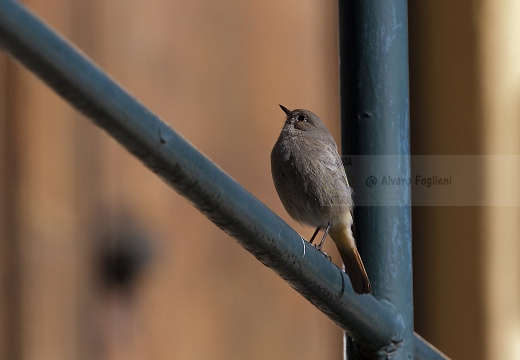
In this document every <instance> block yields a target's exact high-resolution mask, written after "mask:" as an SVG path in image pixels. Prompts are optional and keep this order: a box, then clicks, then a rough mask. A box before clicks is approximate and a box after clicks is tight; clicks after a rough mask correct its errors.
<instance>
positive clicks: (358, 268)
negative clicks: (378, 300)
mask: <svg viewBox="0 0 520 360" xmlns="http://www.w3.org/2000/svg"><path fill="white" fill-rule="evenodd" d="M331 230H332V229H331ZM330 237H331V238H332V240H334V242H335V243H336V246H337V247H338V250H339V254H340V255H341V259H342V260H343V264H345V272H346V273H347V274H348V276H349V277H350V282H351V283H352V288H353V289H354V291H355V292H356V293H358V294H369V293H371V292H372V287H371V286H370V281H369V280H368V275H367V272H366V270H365V266H364V265H363V261H362V260H361V256H360V255H359V252H358V250H357V247H356V243H355V240H354V236H353V235H352V230H351V229H350V227H342V228H341V229H339V231H335V232H333V231H331V232H330Z"/></svg>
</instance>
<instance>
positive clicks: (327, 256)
mask: <svg viewBox="0 0 520 360" xmlns="http://www.w3.org/2000/svg"><path fill="white" fill-rule="evenodd" d="M314 247H315V248H316V249H317V250H318V251H319V252H320V253H321V254H322V255H323V256H325V257H326V258H327V259H329V261H331V262H332V259H331V257H330V255H329V254H327V253H326V252H325V251H323V250H321V246H319V245H314Z"/></svg>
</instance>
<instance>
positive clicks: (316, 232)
mask: <svg viewBox="0 0 520 360" xmlns="http://www.w3.org/2000/svg"><path fill="white" fill-rule="evenodd" d="M320 230H321V226H318V227H317V228H316V231H315V232H314V234H312V237H311V241H309V242H310V243H311V244H312V242H313V241H314V238H315V237H316V235H318V231H320Z"/></svg>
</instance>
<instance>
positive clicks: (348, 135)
mask: <svg viewBox="0 0 520 360" xmlns="http://www.w3.org/2000/svg"><path fill="white" fill-rule="evenodd" d="M339 19H340V20H339V22H340V84H341V118H342V128H341V130H342V149H343V152H344V153H345V154H349V155H353V157H354V160H355V159H356V156H355V155H375V156H363V157H357V158H358V159H363V161H362V163H360V164H354V166H353V167H352V171H351V176H352V178H353V179H352V181H351V183H352V186H353V188H354V193H355V197H354V203H356V202H358V204H360V206H357V207H356V208H355V211H354V223H355V227H356V237H357V241H358V247H359V250H360V253H361V257H362V258H363V261H364V263H365V267H366V269H367V273H368V276H369V278H370V281H371V282H372V289H373V294H374V296H375V297H376V298H379V299H385V300H387V301H388V302H390V303H391V304H392V305H393V306H394V307H395V309H396V310H397V312H398V314H399V316H401V317H402V319H403V321H404V325H405V329H404V333H403V342H402V344H401V346H400V348H399V349H398V350H397V352H396V354H394V357H395V358H396V359H411V358H413V355H414V340H413V295H412V245H411V244H412V243H411V208H410V186H409V185H400V186H384V185H382V184H381V183H379V186H377V185H376V186H373V185H374V184H372V183H371V184H370V185H371V186H368V184H367V180H368V177H369V176H370V175H371V174H372V175H374V174H380V173H381V172H376V171H374V170H375V169H384V168H385V167H391V168H392V169H395V170H396V173H397V174H398V175H399V177H400V178H404V179H409V178H410V140H409V137H410V131H409V123H410V122H409V90H408V16H407V1H406V0H385V1H380V0H349V1H342V0H340V1H339ZM377 155H397V156H393V157H387V156H381V157H379V156H377ZM389 159H390V161H391V162H392V163H391V164H388V161H389ZM379 204H385V206H381V205H379ZM356 343H357V340H355V341H354V342H352V341H349V342H348V343H347V344H348V345H350V346H348V353H349V355H350V357H354V358H363V355H365V354H364V352H365V351H364V349H358V347H357V346H356ZM382 357H383V358H385V357H384V354H383V356H382Z"/></svg>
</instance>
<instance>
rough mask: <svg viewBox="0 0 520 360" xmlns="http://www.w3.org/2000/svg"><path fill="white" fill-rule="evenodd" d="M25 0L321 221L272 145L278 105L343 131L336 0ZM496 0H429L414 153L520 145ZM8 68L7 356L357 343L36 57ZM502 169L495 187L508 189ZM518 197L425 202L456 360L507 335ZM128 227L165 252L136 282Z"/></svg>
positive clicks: (417, 20)
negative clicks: (507, 250)
mask: <svg viewBox="0 0 520 360" xmlns="http://www.w3.org/2000/svg"><path fill="white" fill-rule="evenodd" d="M503 2H506V1H505V0H503ZM24 3H25V4H26V5H27V6H28V7H29V8H30V9H31V10H32V11H34V12H35V13H36V14H38V16H40V17H41V18H42V19H44V20H45V21H46V22H47V23H48V24H50V25H51V26H52V27H54V28H55V29H57V30H58V31H59V32H60V33H61V34H63V35H64V36H65V37H66V38H67V39H69V40H70V41H72V42H73V43H74V44H76V46H77V47H78V48H80V49H81V50H82V51H83V52H84V53H86V54H88V56H89V57H90V58H92V59H93V60H94V61H95V62H96V63H98V64H99V65H100V66H101V67H102V68H103V69H104V70H105V71H106V72H107V73H108V74H110V75H111V76H112V77H113V78H114V79H116V80H117V81H118V82H119V83H120V84H122V85H123V86H124V87H125V88H126V89H128V90H129V91H130V92H131V93H132V94H134V95H135V97H136V98H138V99H139V100H140V101H141V102H142V103H144V104H145V105H146V106H147V107H149V108H150V109H151V110H152V111H154V112H155V113H156V114H158V115H159V116H160V117H161V118H163V119H164V120H165V121H166V122H167V123H169V124H170V125H171V126H172V127H173V128H174V129H175V130H176V131H178V132H179V133H180V134H182V135H183V136H184V137H185V138H186V139H188V140H189V141H190V142H192V143H193V144H194V145H195V146H196V147H197V148H199V149H200V150H201V151H202V152H204V153H205V154H206V155H207V156H209V157H210V158H211V159H212V160H213V161H215V162H216V163H217V164H218V165H219V166H220V167H221V168H222V169H223V170H224V171H226V172H227V173H229V174H230V175H231V176H232V177H233V178H235V179H236V180H237V181H238V182H240V183H241V184H242V185H243V186H244V187H245V188H246V189H248V190H249V191H250V192H251V193H253V194H254V195H255V196H257V197H258V198H259V199H260V200H261V201H263V202H265V203H266V204H267V205H268V206H269V207H270V208H272V209H273V210H274V211H275V212H276V213H277V214H279V215H280V216H282V217H283V218H284V219H285V220H286V221H287V222H288V223H289V224H291V225H293V226H295V228H296V229H297V230H298V231H299V232H300V233H302V234H303V235H304V236H307V237H308V236H310V235H311V234H312V229H308V228H306V229H305V228H301V227H300V226H297V225H296V224H295V223H294V222H293V221H292V220H291V219H289V217H288V216H287V214H286V213H285V211H284V210H283V208H282V206H281V203H280V201H279V200H278V198H277V196H276V193H275V190H274V186H273V184H272V181H271V176H270V170H269V153H270V150H271V147H272V145H273V144H274V142H275V140H276V137H277V135H278V133H279V131H280V129H281V126H282V122H283V119H284V116H283V113H282V112H281V111H280V109H279V108H278V106H277V104H278V103H281V104H284V105H285V106H287V107H289V108H296V107H305V108H309V109H312V110H313V111H314V112H316V113H317V114H319V115H320V116H321V117H322V119H324V121H325V122H326V124H327V126H328V127H329V129H330V130H331V131H332V132H333V134H334V136H335V138H336V140H339V137H338V136H339V135H338V134H339V95H338V88H339V85H338V54H337V3H336V2H334V1H321V2H320V1H285V2H277V1H267V2H266V1H263V2H244V1H238V0H225V1H219V2H212V1H201V0H194V1H186V2H173V1H165V0H153V1H146V2H144V1H141V2H138V1H130V2H129V1H124V2H123V1H83V2H78V1H70V0H49V1H45V2H42V1H25V2H24ZM485 4H486V3H485V2H482V3H479V4H476V3H475V2H472V1H469V0H463V1H457V2H452V1H451V2H450V1H429V2H425V1H422V2H411V4H410V68H411V131H412V134H411V141H412V151H413V153H414V154H434V155H435V154H443V155H460V154H462V155H465V154H486V153H503V152H506V153H509V154H519V153H520V152H519V151H518V147H517V146H515V145H514V144H517V143H518V141H517V140H518V139H517V138H518V136H519V135H518V134H520V132H518V134H517V135H516V137H515V135H511V136H510V137H509V138H506V139H505V140H501V141H498V140H497V138H498V137H499V136H504V135H503V133H506V134H507V133H509V132H508V131H507V129H510V128H511V127H514V128H516V126H517V125H516V123H517V121H515V120H513V121H509V122H506V123H505V124H504V125H497V126H503V128H504V129H506V130H505V131H504V132H503V133H500V134H498V133H493V132H491V133H490V131H489V129H490V127H494V125H493V126H491V125H490V123H491V122H492V121H491V119H493V121H495V122H496V121H499V122H500V118H499V119H498V120H497V119H496V118H495V117H494V116H493V111H494V110H493V109H495V108H497V107H498V108H501V107H500V106H499V103H497V102H496V101H495V102H494V99H495V97H494V96H495V95H494V92H493V91H489V90H487V89H488V88H489V87H491V86H501V83H500V82H499V81H497V82H495V83H493V81H491V80H488V79H489V75H488V74H489V73H490V69H493V68H494V67H495V64H494V63H493V62H492V61H491V60H489V59H490V57H489V56H487V55H486V54H488V53H489V51H491V48H492V46H491V45H490V44H493V45H494V44H495V43H496V42H494V41H491V40H490V37H489V36H491V35H493V36H495V37H496V38H500V36H501V33H500V28H499V29H498V30H496V28H494V29H495V30H494V31H495V33H493V34H491V35H489V33H491V32H492V31H491V30H488V29H491V27H488V22H487V21H488V20H489V19H491V17H489V16H488V13H489V11H488V10H487V7H486V6H485ZM493 16H495V17H493V19H495V18H498V19H500V16H507V13H505V12H504V14H502V15H501V14H498V15H496V14H495V15H493ZM504 31H506V30H504ZM488 35H489V36H488ZM504 48H507V46H504ZM500 50H501V49H500V48H499V49H498V50H497V49H496V48H495V49H494V51H495V54H497V55H496V56H500V54H501V53H500ZM504 56H507V53H505V55H504ZM0 65H1V68H0V109H1V111H0V293H1V296H0V358H2V359H31V360H32V359H38V360H40V359H52V360H54V359H93V358H95V359H107V360H113V359H114V360H115V359H125V360H126V359H158V360H161V359H205V358H212V359H318V358H320V359H340V358H341V353H342V333H341V331H340V329H339V328H338V327H336V326H335V325H334V324H333V323H332V322H331V321H329V320H328V319H327V318H326V317H325V316H324V315H322V314H321V313H319V312H318V311H317V310H316V309H314V308H313V307H312V306H311V305H310V304H309V303H307V301H305V300H304V299H303V298H302V297H301V296H299V295H298V294H297V293H296V292H295V291H294V290H292V289H291V288H290V287H289V286H287V284H286V283H285V282H284V281H282V280H281V279H280V278H278V277H277V276H276V275H275V274H274V273H273V272H272V271H271V270H269V269H267V268H265V267H264V266H263V265H262V264H261V263H259V262H258V261H256V259H254V258H253V257H252V256H251V255H250V254H248V253H247V252H246V251H244V249H242V248H241V247H240V246H239V245H238V244H236V243H235V241H234V240H233V239H231V238H230V237H229V236H227V235H226V234H224V233H222V232H221V231H220V230H219V229H218V228H217V227H216V226H214V225H213V224H211V223H210V222H209V221H208V220H207V219H206V218H205V217H204V216H202V215H201V214H200V213H198V212H197V211H196V210H195V209H194V208H193V207H191V206H190V204H189V203H187V202H186V201H185V200H184V199H183V198H182V197H180V196H178V195H177V194H176V193H174V192H173V191H172V190H171V189H170V188H168V187H167V186H166V185H165V184H164V183H163V182H162V181H160V180H159V179H158V178H157V177H156V176H155V175H154V174H153V173H151V172H150V171H148V170H147V169H146V168H144V167H143V166H142V165H141V164H140V163H139V162H138V161H137V160H135V159H134V158H133V157H132V156H130V155H129V154H128V153H126V152H125V151H124V150H122V148H121V147H120V146H119V145H117V144H116V143H115V142H114V141H112V140H111V139H110V138H109V137H108V136H106V134H104V133H102V132H101V131H100V130H99V129H97V128H95V127H94V126H93V125H92V124H91V123H90V122H89V121H88V120H86V119H85V118H84V117H83V116H81V115H79V114H78V113H76V112H75V111H74V110H73V109H71V108H70V107H69V106H68V105H67V104H66V103H65V102H64V101H63V100H61V99H60V98H59V97H58V96H57V95H55V94H54V93H53V92H52V91H50V90H49V89H48V88H46V86H44V85H43V84H42V83H41V82H40V81H39V80H38V79H36V78H35V77H34V76H33V75H32V74H30V73H29V72H28V71H27V70H25V69H24V68H22V67H21V66H20V65H19V64H17V63H16V62H14V61H13V60H11V59H10V58H8V57H7V56H5V55H4V54H1V55H0ZM506 70H507V69H506V68H504V72H505V71H506ZM492 79H494V78H493V77H492ZM497 104H498V105H497ZM517 110H518V109H516V108H514V109H511V111H512V112H513V113H515V112H516V111H517ZM509 116H512V115H511V114H509ZM508 119H510V120H511V117H509V118H508ZM516 119H517V118H516ZM500 139H504V138H503V137H502V138H500ZM504 142H505V143H507V144H513V145H511V146H509V147H506V148H505V149H502V148H501V147H500V146H501V145H500V144H504ZM497 144H498V145H497ZM515 175H516V176H517V175H518V172H517V173H513V174H512V176H515ZM482 176H483V177H484V178H485V179H487V178H488V176H489V177H490V179H492V178H493V177H492V175H488V173H487V172H486V169H483V175H482ZM491 182H492V181H491V180H490V181H489V182H485V183H484V185H483V189H481V190H482V194H478V195H477V194H476V195H475V196H482V197H485V196H493V195H486V194H488V192H487V188H486V186H488V185H486V184H489V183H491ZM500 212H505V214H507V215H508V218H509V217H510V218H511V219H512V220H513V221H515V219H516V221H518V211H517V210H516V208H510V209H497V208H487V207H417V208H414V210H413V236H414V244H413V245H414V271H415V278H414V296H415V315H416V318H415V319H416V330H417V331H418V332H419V333H420V334H422V335H423V336H424V337H425V338H427V339H428V340H429V341H431V342H432V343H434V344H436V345H437V346H438V347H439V348H440V349H441V350H443V351H444V352H445V353H446V354H447V355H449V356H451V357H453V358H456V359H486V358H488V359H491V358H495V357H493V355H495V354H496V349H497V348H500V349H503V348H504V346H502V345H501V343H500V341H503V337H500V336H498V337H497V334H499V333H500V329H499V328H500V326H501V324H502V323H501V322H500V319H501V318H500V316H499V315H496V313H495V312H494V310H493V309H495V308H496V307H497V306H501V305H500V304H501V303H500V300H496V301H495V302H493V303H491V302H489V299H490V298H496V297H492V296H491V295H490V294H496V292H493V289H494V288H493V285H489V284H494V282H493V281H492V280H493V279H494V277H493V276H495V277H496V276H497V275H493V274H496V271H495V272H493V271H494V270H493V269H495V268H494V267H493V265H492V264H493V261H495V262H496V261H497V259H500V257H494V258H492V256H491V255H490V254H491V253H492V250H493V249H495V248H494V247H493V245H491V244H494V242H493V239H494V237H500V238H501V239H504V238H505V240H504V241H505V245H504V246H509V245H510V244H513V243H514V239H515V234H518V231H519V230H518V228H515V227H514V226H513V225H511V224H514V222H513V223H511V222H504V224H503V225H501V226H499V228H500V229H501V231H502V232H498V231H495V230H494V229H496V228H497V226H498V225H497V224H498V222H496V221H495V220H493V219H498V220H497V221H499V220H500V219H504V216H500V215H497V214H499V213H500ZM515 216H516V217H515ZM508 226H509V227H510V228H509V227H508ZM499 234H500V235H499ZM116 239H123V240H121V241H123V242H124V245H125V246H127V247H131V246H133V245H135V244H137V245H136V246H137V252H136V254H141V255H142V254H146V253H149V256H148V257H146V256H143V259H144V260H142V261H143V262H142V263H141V264H142V266H141V267H140V269H141V270H140V271H139V272H138V276H137V277H136V278H135V281H133V282H132V283H131V285H130V286H128V287H125V288H123V289H121V288H114V287H110V286H106V285H104V283H103V281H102V279H103V277H102V276H101V275H100V274H102V271H101V266H100V264H102V262H101V259H103V258H104V256H106V252H107V251H109V250H112V251H113V248H114V246H115V244H116ZM125 241H126V242H125ZM508 241H509V243H508ZM107 244H108V245H107ZM508 244H509V245H508ZM326 246H327V249H326V251H327V252H329V253H331V254H333V260H334V261H336V262H338V261H339V259H338V256H337V254H336V252H335V250H334V249H333V247H332V246H331V244H330V242H329V243H328V244H327V245H326ZM511 246H512V245H511ZM518 254H520V252H517V255H518ZM497 256H499V255H497ZM138 258H139V256H138ZM493 259H494V260H493ZM498 262H500V261H499V260H498ZM517 270H518V269H517V268H516V270H515V269H513V271H509V272H507V275H503V276H504V277H506V278H507V279H510V280H512V281H514V279H516V278H517V277H518V273H517V272H514V271H517ZM509 283H510V281H509ZM516 289H518V288H517V287H516ZM519 293H520V292H517V294H516V297H515V299H517V298H518V294H519ZM500 294H503V295H505V296H510V293H507V292H506V293H500ZM515 306H516V311H517V312H518V308H519V307H518V303H516V305H515V303H514V302H513V304H512V308H513V309H514V308H515ZM516 315H518V314H517V313H516ZM511 316H512V315H511ZM493 324H495V325H496V326H490V325H493ZM511 341H513V343H514V342H515V341H518V338H513V340H511ZM506 347H507V346H506ZM504 354H506V355H505V357H504V356H502V357H499V358H503V359H505V358H508V356H509V355H510V354H511V353H510V352H505V353H504Z"/></svg>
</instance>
